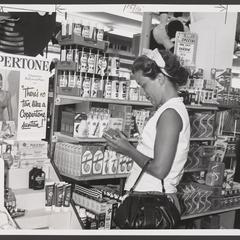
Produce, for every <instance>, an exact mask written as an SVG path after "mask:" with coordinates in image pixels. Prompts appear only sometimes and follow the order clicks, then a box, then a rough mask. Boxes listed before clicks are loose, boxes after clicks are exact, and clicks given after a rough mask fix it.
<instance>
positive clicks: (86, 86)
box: [82, 74, 91, 97]
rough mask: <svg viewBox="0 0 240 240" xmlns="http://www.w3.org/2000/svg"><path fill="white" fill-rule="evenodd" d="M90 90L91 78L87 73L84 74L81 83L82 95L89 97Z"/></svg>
mask: <svg viewBox="0 0 240 240" xmlns="http://www.w3.org/2000/svg"><path fill="white" fill-rule="evenodd" d="M90 91H91V79H90V77H89V76H88V75H87V74H85V76H84V79H83V84H82V97H90Z"/></svg>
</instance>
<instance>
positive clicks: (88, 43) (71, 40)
mask: <svg viewBox="0 0 240 240" xmlns="http://www.w3.org/2000/svg"><path fill="white" fill-rule="evenodd" d="M59 44H60V45H80V46H83V47H87V48H95V49H99V50H102V51H106V49H107V48H108V46H109V42H107V41H93V40H92V39H88V38H83V37H81V36H76V35H71V36H67V37H64V38H63V37H62V39H60V40H59Z"/></svg>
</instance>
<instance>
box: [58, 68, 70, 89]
mask: <svg viewBox="0 0 240 240" xmlns="http://www.w3.org/2000/svg"><path fill="white" fill-rule="evenodd" d="M59 78H60V79H59V87H67V84H68V73H67V71H63V74H60V75H59Z"/></svg>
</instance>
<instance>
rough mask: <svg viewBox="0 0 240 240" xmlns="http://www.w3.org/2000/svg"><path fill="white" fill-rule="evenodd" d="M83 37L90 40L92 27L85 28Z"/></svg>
mask: <svg viewBox="0 0 240 240" xmlns="http://www.w3.org/2000/svg"><path fill="white" fill-rule="evenodd" d="M82 36H83V37H84V38H89V37H90V27H89V26H84V27H83V30H82Z"/></svg>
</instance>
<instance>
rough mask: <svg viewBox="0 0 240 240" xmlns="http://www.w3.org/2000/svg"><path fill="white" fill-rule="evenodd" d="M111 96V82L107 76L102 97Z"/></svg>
mask: <svg viewBox="0 0 240 240" xmlns="http://www.w3.org/2000/svg"><path fill="white" fill-rule="evenodd" d="M111 96H112V81H111V80H110V79H109V76H107V80H106V84H105V93H104V97H105V98H111Z"/></svg>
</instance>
